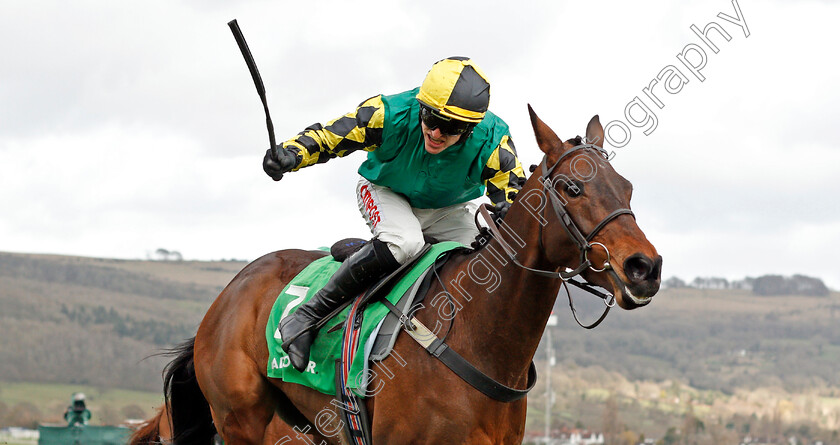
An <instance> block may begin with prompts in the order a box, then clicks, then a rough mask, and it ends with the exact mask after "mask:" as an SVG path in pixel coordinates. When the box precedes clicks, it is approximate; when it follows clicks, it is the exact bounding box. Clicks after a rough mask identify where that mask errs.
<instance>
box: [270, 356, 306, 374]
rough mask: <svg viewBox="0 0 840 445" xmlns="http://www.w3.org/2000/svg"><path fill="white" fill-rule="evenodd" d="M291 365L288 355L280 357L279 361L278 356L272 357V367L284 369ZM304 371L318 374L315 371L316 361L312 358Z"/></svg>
mask: <svg viewBox="0 0 840 445" xmlns="http://www.w3.org/2000/svg"><path fill="white" fill-rule="evenodd" d="M291 365H292V363H291V361H290V360H289V357H288V356H283V357H280V360H279V361H278V360H277V357H274V358H272V359H271V369H283V368H288V367H289V366H291ZM303 372H308V373H310V374H317V372H316V371H315V362H313V361H312V360H310V361H309V364H308V365H306V369H305V370H304V371H303Z"/></svg>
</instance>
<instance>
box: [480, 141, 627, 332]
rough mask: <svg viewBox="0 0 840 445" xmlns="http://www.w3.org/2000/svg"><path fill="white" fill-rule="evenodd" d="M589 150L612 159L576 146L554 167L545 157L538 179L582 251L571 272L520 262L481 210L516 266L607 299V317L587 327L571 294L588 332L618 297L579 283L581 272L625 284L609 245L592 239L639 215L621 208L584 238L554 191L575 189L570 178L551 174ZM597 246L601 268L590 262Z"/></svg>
mask: <svg viewBox="0 0 840 445" xmlns="http://www.w3.org/2000/svg"><path fill="white" fill-rule="evenodd" d="M587 149H591V150H596V151H597V152H598V154H599V155H601V156H603V157H604V159H606V160H609V156H608V154H607V152H606V151H605V150H604V149H603V148H601V147H598V146H596V145H593V144H580V145H576V146H574V147H572V148H570V149H569V150H567V151H566V152H565V153H563V154H562V155H560V158H559V159H557V162H555V163H554V165H552V166H551V168H548V155H546V156H544V157H543V160H542V163H541V167H542V168H541V170H542V173H541V175H540V177H539V178H538V180H539V181H540V184H542V192H543V194H547V195H548V196H549V199H550V200H551V204H552V205H551V207H552V209H553V210H554V215H555V216H556V217H557V219H558V220H559V221H560V223H561V225H562V227H563V229H565V231H566V233H567V234H568V235H569V239H571V240H572V242H573V243H574V244H575V246H577V248H578V251H579V252H580V264H579V265H578V267H576V268H575V269H573V270H569V271H565V270H561V271H559V272H555V271H550V270H542V269H534V268H531V267H528V266H525V265H524V264H522V263H520V262H519V260H518V259H517V258H516V252H515V251H514V250H513V248H512V247H511V246H510V245H509V244H507V242H505V241H504V239H502V237H501V232H500V231H499V229H498V227H496V224H495V223H494V222H493V218H492V217H490V215H489V213H488V211H487V210H486V209H485V208H484V207H481V208H480V211H481V214H482V216H484V219H485V220H486V221H487V224H488V228H489V229H490V231H491V233H493V235H494V237H495V238H496V239H498V240H499V243H500V244H501V246H502V249H503V250H505V252H506V253H507V255H508V256H509V257H510V259H511V261H512V262H513V263H514V264H516V265H517V266H519V267H521V268H522V269H525V270H527V271H529V272H532V273H534V274H536V275H540V276H544V277H549V278H559V279H561V280H563V284H564V286H565V285H566V283H571V284H572V285H574V286H577V287H579V288H581V289H583V290H585V291H587V292H589V293H590V294H593V295H595V296H598V297H600V298H602V299H603V300H604V303H605V304H606V305H607V308H606V310H605V311H604V313H603V315H601V318H599V319H598V320H597V321H596V322H595V323H593V324H591V325H583V324H582V323H581V322H580V320H578V318H577V313H576V311H575V307H574V304H573V303H572V297H571V294H569V305H570V306H571V308H572V314H573V315H574V317H575V320H576V321H577V322H578V324H580V325H581V326H582V327H584V328H586V329H592V328H594V327H595V326H597V325H598V324H600V323H601V321H603V320H604V318H605V317H606V316H607V313H608V312H609V309H610V308H611V307H612V306H614V305H615V295H612V294H605V293H603V292H601V291H600V290H598V289H595V287H594V286H593V285H592V284H590V283H589V282H588V281H586V280H585V279H584V278H583V277H579V278H580V280H581V281H577V280H575V279H574V278H575V277H578V276H579V275H580V274H581V273H583V272H584V271H585V270H586V269H587V268H588V269H591V270H592V271H593V272H604V271H606V272H607V273H609V274H610V275H611V277H612V279H614V280H615V281H616V283H621V279H620V278H619V277H618V274H617V273H616V272H615V269H613V267H612V264H610V251H609V249H608V248H607V246H605V245H604V244H602V243H598V242H592V239H593V238H595V236H596V235H597V234H598V232H600V231H601V229H603V228H604V227H605V226H606V225H607V224H609V223H610V222H611V221H612V220H614V219H616V218H617V217H619V216H621V215H625V214H627V215H630V216H633V217H634V218H635V215H634V214H633V211H632V210H630V209H627V208H620V209H617V210H614V211H612V212H611V213H610V214H609V215H607V216H606V217H605V218H604V219H603V220H601V222H599V223H598V224H596V225H595V228H593V229H592V231H590V232H589V234H588V235H584V234H583V231H581V230H580V227H578V225H577V223H575V221H574V219H573V218H572V216H571V214H570V213H569V211H568V210H567V209H566V205H565V204H564V203H563V202H562V201H561V198H560V196H559V194H558V193H557V191H556V189H555V188H554V184H556V183H557V181H562V182H564V183H565V184H566V185H567V186H575V185H574V183H572V182H571V181H570V180H569V179H568V178H567V177H565V175H560V176H562V178H559V179H558V178H552V177H551V174H552V173H553V172H554V170H555V169H556V168H557V167H558V166H559V165H560V164H561V163H562V162H563V160H565V159H566V158H568V157H569V156H570V155H572V154H573V153H576V152H578V151H581V150H587ZM546 207H547V206H543V208H542V213H543V220H542V221H540V224H539V226H540V234H539V238H538V239H539V243H540V250H541V251H542V252H543V253H545V246H544V245H543V226H544V225H545V223H543V221H546V219H545V217H544V216H545V208H546ZM594 246H598V247H600V248H602V249H604V252H605V253H606V256H607V258H606V260H605V261H604V264H603V265H602V266H601V268H596V267H595V266H594V265H593V264H592V262H591V261H590V259H589V252H590V251H591V250H592V248H593V247H594ZM566 292H567V294H568V287H566Z"/></svg>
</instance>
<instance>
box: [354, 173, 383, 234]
mask: <svg viewBox="0 0 840 445" xmlns="http://www.w3.org/2000/svg"><path fill="white" fill-rule="evenodd" d="M359 191H360V192H361V194H362V203H364V205H365V211H366V212H367V214H368V215H369V218H370V225H371V226H373V227H376V225H377V224H379V221H380V218H379V209H378V208H377V207H376V204H375V203H374V202H373V195H372V194H371V193H370V187H368V185H367V184H365V185H363V186H362V188H361V189H359Z"/></svg>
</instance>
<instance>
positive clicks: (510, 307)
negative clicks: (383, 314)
mask: <svg viewBox="0 0 840 445" xmlns="http://www.w3.org/2000/svg"><path fill="white" fill-rule="evenodd" d="M528 108H529V113H530V117H531V123H532V126H533V128H534V133H535V135H536V139H537V143H538V145H539V147H540V149H541V150H542V151H543V153H544V155H545V156H544V158H543V161H542V163H541V164H540V165H539V166H537V167H534V170H533V174H532V175H531V177H530V178H529V179H528V181H527V182H526V183H525V184H524V186H523V188H522V190H521V191H520V192H519V195H518V197H517V199H516V200H515V201H514V203H513V205H512V206H511V207H510V210H509V211H508V214H507V216H506V217H505V219H504V220H503V221H502V222H501V224H500V225H501V226H502V230H496V231H494V236H492V237H485V238H483V239H482V238H479V239H480V240H482V241H483V242H484V243H483V245H481V244H482V243H478V242H477V244H475V245H474V246H475V247H476V248H475V249H473V250H464V251H460V252H458V253H456V254H454V255H452V256H451V257H450V258H449V259H448V260H447V262H446V263H445V264H444V265H443V266H442V268H441V269H440V270H439V276H438V279H437V281H434V280H433V283H432V285H431V287H430V288H429V290H428V292H427V294H426V295H428V296H441V295H443V296H445V298H436V299H432V300H431V301H425V302H424V304H425V305H426V307H425V308H423V309H421V310H419V311H417V312H416V313H415V314H414V315H415V316H416V317H417V319H418V320H419V321H420V322H422V323H423V324H424V325H426V326H429V327H434V330H435V332H446V336H445V339H446V343H447V344H448V345H449V347H450V348H451V349H452V350H454V351H456V352H457V353H459V354H460V355H461V356H463V357H464V358H465V359H466V360H468V361H469V362H470V363H471V364H472V365H473V366H474V367H475V368H477V369H479V370H481V371H482V372H483V373H485V374H486V375H488V376H490V377H492V378H493V379H495V380H496V381H498V382H499V383H501V384H503V385H505V386H508V387H511V388H524V387H526V385H528V383H529V382H528V380H529V378H528V376H529V369H530V366H531V365H532V359H533V357H534V354H535V353H536V350H537V346H538V344H539V342H540V338H541V336H542V334H543V330H544V329H545V326H546V322H547V320H548V317H549V315H550V313H551V310H552V307H553V305H554V302H555V299H556V297H557V295H558V293H559V291H560V290H561V288H562V286H563V285H564V284H565V282H566V280H567V279H570V278H569V277H571V276H574V275H579V277H580V278H583V279H585V280H586V281H587V282H589V283H591V284H593V285H596V286H599V287H601V288H603V289H606V290H607V291H609V293H611V294H612V295H611V296H610V297H611V298H614V302H616V303H617V304H618V305H619V306H620V307H621V308H623V309H634V308H638V307H641V306H644V305H646V304H648V303H649V302H650V301H651V298H652V297H653V296H654V294H656V292H657V291H658V290H659V284H660V275H661V264H662V258H661V256H659V255H658V253H657V251H656V249H655V248H654V246H653V245H652V244H651V243H650V242H649V241H648V240H647V238H646V237H645V235H644V233H642V231H641V229H639V227H638V225H637V224H636V221H635V217H634V216H633V214H632V212H631V211H630V210H629V205H630V197H631V193H632V185H631V184H630V182H629V181H627V180H626V179H624V178H623V177H622V176H620V175H619V174H618V173H616V172H615V170H613V168H612V166H611V165H610V164H609V162H608V158H609V157H608V156H607V155H606V152H605V151H604V150H603V145H602V141H603V140H604V130H603V127H602V126H601V124H600V122H599V120H598V116H595V117H593V118H592V120H591V121H590V122H589V124H588V125H587V129H586V141H585V143H584V142H583V141H582V140H581V138H580V137H577V138H573V139H569V140H567V141H563V140H562V139H560V138H559V137H558V136H557V135H556V134H555V133H554V131H553V130H551V128H549V127H548V126H547V125H546V124H545V123H543V122H542V120H540V119H539V117H537V115H536V113H534V111H533V110H532V109H531V107H530V106H529V107H528ZM324 255H325V253H323V252H320V251H305V250H283V251H278V252H274V253H270V254H268V255H265V256H263V257H261V258H259V259H257V260H255V261H254V262H252V263H250V264H249V265H247V266H246V267H245V268H244V269H242V271H240V272H239V274H237V276H236V277H234V279H233V280H232V281H231V282H230V284H228V286H227V287H226V288H225V289H224V290H223V291H222V292H221V294H220V295H219V297H218V298H217V299H216V300H215V302H214V303H213V304H212V305H211V307H210V308H209V309H208V311H207V314H206V315H205V317H204V319H203V321H202V322H201V324H200V326H199V328H198V331H197V333H196V336H195V337H194V338H193V339H191V340H189V341H188V342H186V343H185V344H183V345H182V346H181V347H180V351H179V352H180V354H179V355H178V357H176V358H175V360H173V362H172V363H170V365H169V366H168V369H167V371H166V396H167V403H168V404H169V407H170V414H171V417H172V421H173V424H172V426H173V433H174V442H175V443H184V444H187V443H188V444H206V443H210V441H211V438H212V436H213V435H214V434H215V432H216V431H217V430H218V432H219V434H220V435H221V437H222V438H223V439H224V442H225V443H226V444H228V445H236V444H249V445H250V444H262V443H278V444H281V443H288V442H292V441H293V440H295V439H297V440H304V441H305V442H304V443H316V442H308V440H310V439H303V438H302V437H301V436H297V434H298V433H300V434H313V433H315V434H318V436H315V437H317V438H318V439H319V440H320V438H321V437H322V438H323V440H325V441H326V442H328V443H341V441H346V440H348V439H347V438H346V437H344V436H345V435H344V434H343V433H342V432H341V431H342V430H341V427H340V424H341V420H340V417H339V416H338V415H337V414H336V411H337V409H338V406H339V404H336V403H332V404H331V403H330V402H331V401H333V397H332V396H329V395H326V394H322V393H320V392H317V391H315V390H312V389H309V388H306V387H304V386H301V385H296V384H292V383H286V382H283V381H280V380H277V379H270V378H268V377H266V372H267V365H266V363H267V360H268V349H267V345H266V341H265V329H266V323H267V320H268V317H269V312H270V310H271V308H272V304H273V303H274V299H275V298H276V297H277V295H278V294H280V292H281V291H282V290H283V288H284V287H285V286H286V284H287V283H288V282H289V281H290V280H291V279H292V278H293V277H294V276H295V275H296V274H297V273H298V272H300V271H301V270H302V269H303V268H304V267H306V265H308V264H309V263H311V262H312V261H314V260H316V259H318V258H321V257H322V256H324ZM394 352H395V353H396V354H393V355H392V356H390V357H389V358H387V359H385V360H384V361H383V362H382V363H381V365H382V368H383V369H387V370H388V371H387V372H381V373H374V376H373V378H372V380H371V381H370V384H369V387H372V388H377V391H376V393H375V395H373V396H371V397H367V398H365V399H364V404H365V407H366V408H367V412H368V414H369V418H370V422H371V431H372V439H373V443H375V444H441V443H469V444H520V443H522V437H523V435H524V428H525V412H526V408H527V402H526V399H525V398H520V399H518V400H516V401H511V402H500V401H497V400H493V399H491V398H489V397H488V396H486V395H485V394H483V393H481V392H479V391H477V390H476V389H474V388H473V387H472V386H470V385H469V384H467V383H466V382H465V381H464V380H462V379H461V378H459V377H458V376H457V375H455V374H454V373H453V372H451V371H450V370H449V369H448V368H447V367H446V366H444V364H443V363H442V362H440V361H438V360H437V359H436V358H434V357H432V356H430V355H429V353H427V352H426V351H425V350H424V349H423V348H422V347H419V345H417V344H415V343H414V341H413V339H412V338H410V337H409V336H407V335H402V336H400V337H399V338H398V339H397V342H396V344H395V346H394ZM272 419H275V420H274V422H278V420H277V419H279V420H281V421H282V423H283V424H285V425H284V427H285V430H281V432H279V433H278V432H277V430H276V429H274V428H272V429H268V428H267V426H268V425H269V424H270V423H272ZM282 431H288V432H289V433H291V435H287V436H281V435H279V434H281V433H282ZM309 437H312V436H309ZM287 439H288V440H287Z"/></svg>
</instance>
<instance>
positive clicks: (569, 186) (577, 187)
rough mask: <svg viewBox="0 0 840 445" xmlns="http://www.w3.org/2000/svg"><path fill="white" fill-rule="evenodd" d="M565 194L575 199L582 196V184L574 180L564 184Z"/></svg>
mask: <svg viewBox="0 0 840 445" xmlns="http://www.w3.org/2000/svg"><path fill="white" fill-rule="evenodd" d="M566 194H567V195H569V197H572V198H577V197H578V196H580V195H582V194H583V182H581V181H578V180H574V181H571V182H568V183H566Z"/></svg>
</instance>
